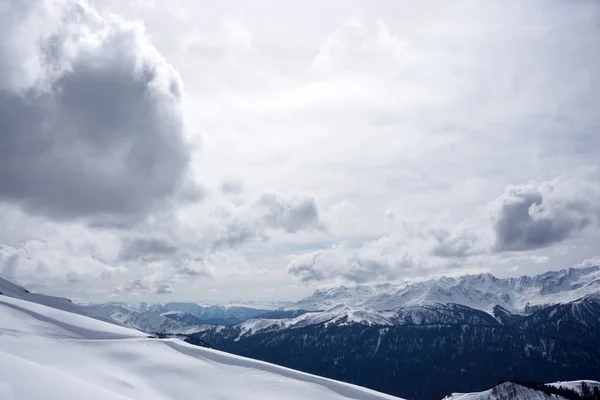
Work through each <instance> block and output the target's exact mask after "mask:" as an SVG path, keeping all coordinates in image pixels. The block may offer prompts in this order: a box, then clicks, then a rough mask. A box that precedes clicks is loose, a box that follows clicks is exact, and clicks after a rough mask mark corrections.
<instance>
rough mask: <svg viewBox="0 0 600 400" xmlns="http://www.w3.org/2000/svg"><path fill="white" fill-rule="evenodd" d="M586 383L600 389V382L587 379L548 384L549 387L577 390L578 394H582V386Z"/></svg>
mask: <svg viewBox="0 0 600 400" xmlns="http://www.w3.org/2000/svg"><path fill="white" fill-rule="evenodd" d="M583 382H585V383H587V384H588V385H589V386H590V387H596V386H597V387H600V382H598V381H592V380H586V379H581V380H578V381H559V382H552V383H547V384H546V385H547V386H554V387H561V386H562V387H564V388H566V389H571V390H575V391H576V392H578V393H581V384H582V383H583Z"/></svg>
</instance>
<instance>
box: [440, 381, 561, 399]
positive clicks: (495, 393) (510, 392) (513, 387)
mask: <svg viewBox="0 0 600 400" xmlns="http://www.w3.org/2000/svg"><path fill="white" fill-rule="evenodd" d="M444 399H445V400H505V399H519V400H566V399H565V398H564V397H562V396H557V395H555V394H546V393H544V392H540V391H538V390H534V389H530V388H527V387H524V386H521V385H517V384H515V383H510V382H507V383H503V384H500V385H498V386H496V387H494V388H493V389H490V390H486V391H484V392H475V393H453V394H452V395H450V396H447V397H445V398H444Z"/></svg>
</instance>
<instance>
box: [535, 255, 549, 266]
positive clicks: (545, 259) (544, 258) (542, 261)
mask: <svg viewBox="0 0 600 400" xmlns="http://www.w3.org/2000/svg"><path fill="white" fill-rule="evenodd" d="M531 260H532V261H533V262H534V263H536V264H547V263H548V261H550V257H548V256H531Z"/></svg>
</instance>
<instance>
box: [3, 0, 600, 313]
mask: <svg viewBox="0 0 600 400" xmlns="http://www.w3.org/2000/svg"><path fill="white" fill-rule="evenodd" d="M598 49H600V3H599V2H597V1H593V0H581V1H576V2H575V1H566V0H565V1H563V0H544V1H542V0H533V1H527V2H524V1H516V0H508V1H502V2H498V1H491V0H490V1H488V0H477V1H475V0H472V1H462V0H457V1H453V2H448V1H442V0H440V1H434V0H427V1H420V2H413V1H408V0H406V1H396V0H393V1H392V0H389V1H373V0H369V1H366V0H365V1H356V0H344V1H337V0H332V1H327V2H323V1H312V0H309V1H303V2H299V1H291V0H285V1H281V0H259V1H243V0H240V1H237V0H225V1H219V2H213V1H205V0H199V1H197V0H172V1H166V0H164V1H160V0H128V1H121V0H87V1H83V0H28V1H22V0H0V276H2V277H4V278H5V279H9V280H11V281H14V282H16V283H19V284H21V285H25V286H26V287H28V288H29V289H30V290H33V291H39V292H44V293H48V294H54V295H60V296H67V297H70V298H73V299H77V300H84V301H93V302H103V301H126V302H140V301H148V302H161V303H164V302H168V301H204V302H228V301H237V300H293V299H298V298H301V297H303V296H306V295H309V294H310V293H311V292H312V291H314V290H315V288H318V287H324V286H333V285H339V284H345V285H352V284H368V283H371V282H383V281H414V280H423V279H429V278H435V277H440V276H444V275H445V276H458V275H464V274H470V273H483V272H489V273H492V274H494V275H496V276H498V277H507V276H519V275H533V274H538V273H541V272H544V271H546V270H550V269H562V268H568V267H573V266H578V265H589V264H591V263H595V262H600V258H598V257H599V256H600V252H599V250H598V243H600V166H599V162H598V160H599V159H600V113H599V112H598V110H600V97H599V96H598V93H600V51H598Z"/></svg>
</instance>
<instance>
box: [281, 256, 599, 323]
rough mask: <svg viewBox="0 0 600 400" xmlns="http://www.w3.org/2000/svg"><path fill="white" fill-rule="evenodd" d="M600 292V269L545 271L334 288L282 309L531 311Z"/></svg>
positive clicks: (316, 293) (289, 304) (317, 292)
mask: <svg viewBox="0 0 600 400" xmlns="http://www.w3.org/2000/svg"><path fill="white" fill-rule="evenodd" d="M598 292H600V265H594V266H590V267H585V268H568V269H563V270H559V271H548V272H545V273H543V274H539V275H536V276H533V277H530V276H521V277H518V278H496V277H495V276H493V275H491V274H477V275H464V276H461V277H459V278H448V277H442V278H439V279H431V280H427V281H424V282H417V283H411V284H394V283H384V284H377V285H357V286H351V287H347V286H338V287H334V288H330V289H319V290H316V291H315V292H314V293H313V294H312V295H311V296H309V297H307V298H305V299H302V300H300V301H298V302H294V303H288V304H286V305H285V306H283V307H282V309H287V310H292V309H301V310H308V311H315V310H327V309H330V308H331V307H334V306H336V305H339V304H344V305H347V306H356V307H359V308H362V309H367V310H376V311H382V310H390V309H394V308H398V307H405V306H411V305H421V304H426V303H442V304H448V303H455V304H461V305H465V306H468V307H471V308H476V309H479V310H484V311H487V312H491V311H492V310H493V308H494V307H495V306H501V307H503V308H504V309H506V310H508V311H510V312H517V313H523V312H525V313H526V312H528V310H529V312H531V311H534V310H535V307H537V306H546V305H549V304H557V303H565V302H570V301H573V300H576V299H578V298H581V297H584V296H586V295H588V294H595V293H598Z"/></svg>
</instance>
